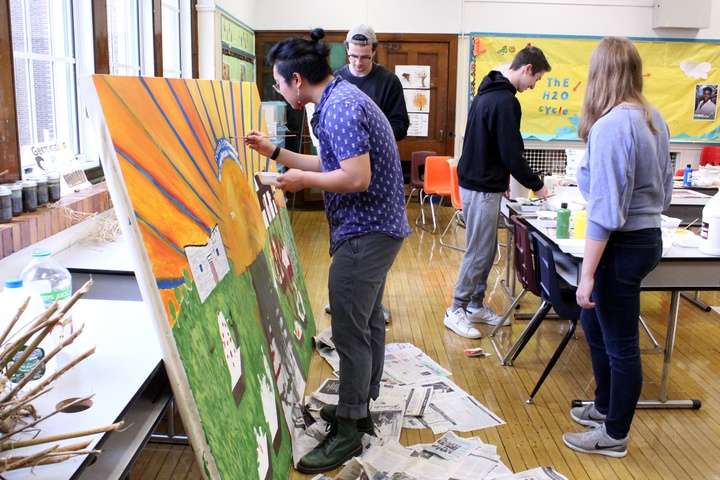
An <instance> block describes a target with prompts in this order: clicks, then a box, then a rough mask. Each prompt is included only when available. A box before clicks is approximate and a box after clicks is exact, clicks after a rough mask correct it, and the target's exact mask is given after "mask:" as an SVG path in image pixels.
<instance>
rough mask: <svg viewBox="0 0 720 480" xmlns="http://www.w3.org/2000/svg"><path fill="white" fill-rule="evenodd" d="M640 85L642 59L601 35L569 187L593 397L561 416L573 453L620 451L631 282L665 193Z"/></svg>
mask: <svg viewBox="0 0 720 480" xmlns="http://www.w3.org/2000/svg"><path fill="white" fill-rule="evenodd" d="M642 88H643V72H642V60H641V58H640V54H639V53H638V51H637V49H636V48H635V46H634V45H633V44H632V42H630V41H629V40H627V39H625V38H616V37H609V38H605V39H603V40H602V41H601V42H600V43H599V45H598V46H597V48H596V49H595V51H594V52H593V54H592V57H591V59H590V69H589V74H588V86H587V89H586V91H585V97H584V100H583V106H582V111H581V114H580V125H579V132H578V133H579V136H580V138H582V139H583V140H584V141H585V142H586V143H587V153H586V155H585V157H584V158H583V160H582V162H581V164H580V168H579V170H578V186H579V187H580V191H581V192H582V194H583V197H585V199H586V200H587V201H588V211H587V231H586V241H585V252H584V259H583V264H582V275H581V280H580V284H579V285H578V288H577V293H576V298H577V303H578V305H580V306H581V307H583V310H582V313H581V316H580V320H581V322H582V326H583V330H584V331H585V337H586V338H587V342H588V345H589V347H590V357H591V360H592V366H593V373H594V374H595V384H596V388H595V401H594V402H593V403H591V404H589V405H586V406H583V407H576V408H573V409H572V411H571V413H570V415H571V417H572V418H573V420H575V421H577V422H578V423H580V424H581V425H584V426H586V427H591V428H588V429H587V430H586V431H585V432H582V433H566V434H565V435H563V440H564V442H565V444H566V445H567V446H568V447H570V448H572V449H573V450H576V451H579V452H583V453H595V454H601V455H609V456H613V457H623V456H625V455H626V454H627V445H628V433H629V431H630V425H631V423H632V419H633V416H634V414H635V408H636V407H637V402H638V399H639V398H640V392H641V389H642V381H643V376H642V361H641V358H640V340H639V328H638V318H639V315H640V284H641V282H642V280H643V278H645V276H646V275H647V274H648V273H650V271H651V270H652V269H653V268H655V266H656V265H657V264H658V262H659V261H660V257H661V255H662V240H661V231H660V214H661V212H662V211H664V210H665V209H667V208H668V206H669V205H670V200H671V197H672V180H673V166H672V161H671V160H670V134H669V131H668V127H667V124H666V123H665V120H664V119H663V117H662V115H660V113H659V112H658V111H657V110H656V109H655V108H653V107H652V106H651V105H650V104H649V103H648V102H647V101H646V100H645V98H644V97H643V95H642Z"/></svg>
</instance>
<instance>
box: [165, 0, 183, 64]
mask: <svg viewBox="0 0 720 480" xmlns="http://www.w3.org/2000/svg"><path fill="white" fill-rule="evenodd" d="M180 19H181V16H180V0H163V2H162V50H163V77H174V78H179V77H180V76H181V63H180V47H181V40H182V39H181V29H180Z"/></svg>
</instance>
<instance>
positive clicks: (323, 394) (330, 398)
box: [313, 378, 340, 405]
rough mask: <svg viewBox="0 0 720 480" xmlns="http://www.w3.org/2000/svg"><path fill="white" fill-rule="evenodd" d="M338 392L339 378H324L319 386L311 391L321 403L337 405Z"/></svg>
mask: <svg viewBox="0 0 720 480" xmlns="http://www.w3.org/2000/svg"><path fill="white" fill-rule="evenodd" d="M339 392H340V380H338V379H337V378H326V379H325V381H324V382H323V383H322V385H320V387H319V388H318V389H317V390H315V391H314V392H313V397H315V398H316V399H317V400H319V401H321V402H322V403H326V404H329V405H337V404H338V397H339Z"/></svg>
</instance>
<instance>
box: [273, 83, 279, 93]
mask: <svg viewBox="0 0 720 480" xmlns="http://www.w3.org/2000/svg"><path fill="white" fill-rule="evenodd" d="M272 87H273V90H275V91H276V92H277V93H280V82H278V83H276V84H275V85H273V86H272Z"/></svg>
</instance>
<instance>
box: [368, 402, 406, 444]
mask: <svg viewBox="0 0 720 480" xmlns="http://www.w3.org/2000/svg"><path fill="white" fill-rule="evenodd" d="M404 413H405V400H404V399H403V398H402V397H380V398H378V399H377V400H373V401H372V402H370V415H371V416H372V419H373V423H374V426H375V435H377V436H378V437H380V438H382V439H393V440H396V441H397V440H400V433H402V426H403V416H404Z"/></svg>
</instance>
